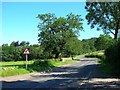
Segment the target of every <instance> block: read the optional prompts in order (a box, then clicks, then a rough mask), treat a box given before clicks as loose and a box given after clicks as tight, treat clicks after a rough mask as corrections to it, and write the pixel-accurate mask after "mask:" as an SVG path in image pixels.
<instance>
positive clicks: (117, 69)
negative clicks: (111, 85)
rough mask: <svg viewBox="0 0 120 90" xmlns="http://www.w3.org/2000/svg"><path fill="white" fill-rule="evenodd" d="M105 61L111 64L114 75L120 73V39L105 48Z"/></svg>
mask: <svg viewBox="0 0 120 90" xmlns="http://www.w3.org/2000/svg"><path fill="white" fill-rule="evenodd" d="M105 56H106V59H105V63H106V64H108V65H109V66H111V71H112V73H113V75H120V58H119V56H120V39H119V40H118V41H115V42H114V43H113V45H111V46H110V47H109V48H107V49H106V50H105Z"/></svg>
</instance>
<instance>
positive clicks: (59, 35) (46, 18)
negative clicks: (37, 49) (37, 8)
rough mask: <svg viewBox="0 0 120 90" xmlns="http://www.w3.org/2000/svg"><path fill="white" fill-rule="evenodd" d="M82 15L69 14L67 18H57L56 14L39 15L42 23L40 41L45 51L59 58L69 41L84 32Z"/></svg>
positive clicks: (40, 24)
mask: <svg viewBox="0 0 120 90" xmlns="http://www.w3.org/2000/svg"><path fill="white" fill-rule="evenodd" d="M80 16H81V15H75V14H72V13H70V14H68V15H66V18H65V17H58V18H57V17H56V16H55V15H54V14H51V13H48V14H39V15H38V18H39V19H40V23H39V25H38V28H39V30H40V33H39V34H38V37H39V39H38V41H39V43H40V44H41V45H42V46H43V47H44V50H45V51H47V52H49V53H52V54H55V57H56V58H57V57H58V56H59V54H60V53H62V51H63V50H64V46H65V44H66V42H67V40H68V39H70V38H73V37H76V36H78V35H79V31H80V30H83V27H82V24H83V23H82V21H83V19H81V17H80Z"/></svg>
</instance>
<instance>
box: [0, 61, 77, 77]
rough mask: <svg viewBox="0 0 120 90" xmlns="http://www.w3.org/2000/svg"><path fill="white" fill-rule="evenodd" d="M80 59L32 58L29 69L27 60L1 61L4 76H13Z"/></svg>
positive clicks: (0, 65)
mask: <svg viewBox="0 0 120 90" xmlns="http://www.w3.org/2000/svg"><path fill="white" fill-rule="evenodd" d="M78 60H79V59H74V60H65V61H64V62H63V61H59V60H53V59H48V60H32V61H28V69H27V70H26V69H25V63H26V62H25V61H18V62H0V67H2V73H1V76H2V77H6V76H13V75H20V74H27V73H31V72H38V71H43V70H46V69H49V68H54V67H58V66H62V65H65V64H69V63H72V62H75V61H78Z"/></svg>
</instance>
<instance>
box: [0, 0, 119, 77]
mask: <svg viewBox="0 0 120 90" xmlns="http://www.w3.org/2000/svg"><path fill="white" fill-rule="evenodd" d="M85 9H86V11H87V15H86V20H87V21H88V24H91V28H94V27H95V26H97V30H103V32H104V33H105V34H103V35H100V36H99V37H98V38H96V37H94V38H90V39H83V40H79V39H78V36H80V32H81V31H84V28H83V19H82V18H81V15H76V14H73V13H70V14H67V15H66V16H65V17H57V16H56V15H55V14H53V13H46V14H38V16H37V18H38V19H39V20H40V22H39V24H38V29H39V33H38V42H39V44H36V45H30V43H29V42H26V41H22V42H20V43H19V41H13V42H11V44H10V45H8V44H3V45H2V46H0V59H2V62H1V63H0V65H1V67H2V76H10V75H18V74H24V73H30V72H34V71H39V70H46V69H49V68H53V67H57V66H60V65H63V64H67V63H70V62H73V61H75V60H74V59H73V57H74V56H76V55H81V54H86V53H87V54H86V55H85V56H86V57H96V58H100V63H101V66H102V68H103V71H104V72H108V73H110V74H112V75H118V76H119V75H120V68H119V65H120V60H119V56H120V40H117V39H118V38H117V35H118V31H119V29H120V17H119V16H120V2H118V3H117V2H113V3H111V2H103V3H101V2H86V6H85ZM91 33H92V32H91ZM109 33H111V34H113V36H114V39H113V38H112V37H111V36H110V35H108V34H109ZM25 48H28V49H29V50H30V54H29V55H28V61H29V68H28V69H27V70H26V69H25V61H24V60H25V55H23V51H24V49H25ZM65 57H67V58H68V57H71V59H73V60H66V61H64V62H63V60H62V58H65Z"/></svg>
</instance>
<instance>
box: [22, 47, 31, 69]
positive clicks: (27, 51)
mask: <svg viewBox="0 0 120 90" xmlns="http://www.w3.org/2000/svg"><path fill="white" fill-rule="evenodd" d="M23 54H26V69H27V59H28V56H27V55H28V54H30V51H29V50H28V48H26V49H25V50H24V52H23Z"/></svg>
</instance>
